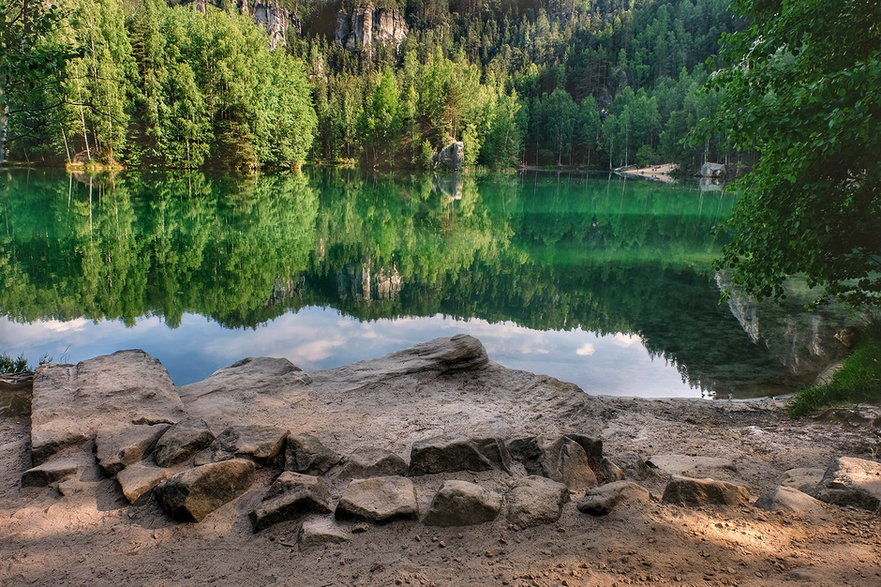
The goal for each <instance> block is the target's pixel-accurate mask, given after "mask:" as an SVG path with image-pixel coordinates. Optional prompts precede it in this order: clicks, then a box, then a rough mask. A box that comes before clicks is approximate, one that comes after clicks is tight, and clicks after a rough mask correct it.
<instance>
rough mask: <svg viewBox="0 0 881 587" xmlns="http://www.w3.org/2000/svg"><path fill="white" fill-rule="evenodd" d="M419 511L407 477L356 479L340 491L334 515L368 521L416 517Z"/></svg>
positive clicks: (411, 485)
mask: <svg viewBox="0 0 881 587" xmlns="http://www.w3.org/2000/svg"><path fill="white" fill-rule="evenodd" d="M418 514H419V510H418V508H417V505H416V490H415V488H414V487H413V482H412V481H410V480H409V479H407V478H406V477H398V476H389V477H372V478H370V479H355V480H354V481H352V482H351V483H349V486H348V487H346V489H345V491H343V495H342V497H340V501H339V503H338V504H337V507H336V517H337V518H339V519H344V518H358V519H362V520H367V521H369V522H388V521H390V520H395V519H400V518H404V519H415V518H416V517H417V516H418Z"/></svg>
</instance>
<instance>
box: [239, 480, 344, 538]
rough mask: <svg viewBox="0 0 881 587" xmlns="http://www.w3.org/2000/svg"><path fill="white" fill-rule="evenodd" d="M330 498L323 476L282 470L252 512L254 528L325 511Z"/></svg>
mask: <svg viewBox="0 0 881 587" xmlns="http://www.w3.org/2000/svg"><path fill="white" fill-rule="evenodd" d="M329 502H330V487H329V486H328V485H327V483H326V482H325V481H324V480H323V479H321V478H320V477H314V476H311V475H300V474H299V473H291V472H290V471H285V472H284V473H282V474H281V475H279V477H278V479H276V480H275V481H274V482H273V483H272V485H271V486H270V487H269V491H267V492H266V495H265V496H264V497H263V502H262V503H261V504H260V505H259V506H258V507H257V508H256V509H255V510H254V511H253V512H252V513H251V519H252V521H253V522H254V531H255V532H258V531H260V530H264V529H266V528H268V527H270V526H272V525H274V524H278V523H279V522H285V521H288V520H293V519H296V518H299V517H301V516H303V515H304V514H307V513H310V512H314V513H328V512H330V511H331V509H330V505H329Z"/></svg>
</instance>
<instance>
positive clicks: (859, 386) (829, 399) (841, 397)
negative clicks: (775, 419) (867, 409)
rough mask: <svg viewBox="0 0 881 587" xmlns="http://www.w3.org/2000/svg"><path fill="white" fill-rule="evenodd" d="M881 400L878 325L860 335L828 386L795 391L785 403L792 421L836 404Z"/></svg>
mask: <svg viewBox="0 0 881 587" xmlns="http://www.w3.org/2000/svg"><path fill="white" fill-rule="evenodd" d="M879 401H881V325H878V324H875V325H874V326H872V327H870V328H868V329H867V330H866V332H865V333H864V334H863V338H862V340H860V342H859V343H858V344H857V346H856V348H854V350H853V353H851V355H850V356H849V357H847V358H846V359H845V360H844V363H843V364H842V366H841V369H839V370H838V371H837V372H836V373H835V374H834V375H833V377H832V382H831V383H829V384H828V385H822V386H813V387H808V388H805V389H803V390H801V391H799V392H798V393H797V394H796V396H795V397H794V398H793V400H792V402H791V403H790V404H789V415H790V416H791V417H793V418H800V417H802V416H806V415H808V414H811V413H813V412H816V411H817V410H820V409H822V408H826V407H829V406H834V405H836V404H846V403H859V402H873V403H878V402H879Z"/></svg>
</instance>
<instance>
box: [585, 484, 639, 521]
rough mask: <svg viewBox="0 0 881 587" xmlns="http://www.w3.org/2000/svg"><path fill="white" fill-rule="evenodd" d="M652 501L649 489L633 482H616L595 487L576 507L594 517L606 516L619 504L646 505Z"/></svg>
mask: <svg viewBox="0 0 881 587" xmlns="http://www.w3.org/2000/svg"><path fill="white" fill-rule="evenodd" d="M650 499H651V494H650V493H649V492H648V489H646V488H645V487H642V486H641V485H637V484H636V483H633V482H631V481H615V482H614V483H606V484H605V485H600V486H599V487H594V488H593V489H591V490H590V491H588V492H587V494H586V495H585V496H584V497H583V498H581V499H580V500H579V501H578V503H577V504H576V506H575V507H577V508H578V511H579V512H583V513H585V514H590V515H592V516H605V515H608V514H609V513H611V512H612V510H614V509H615V507H616V506H617V505H618V504H619V503H629V504H640V503H642V504H644V503H648V501H649V500H650Z"/></svg>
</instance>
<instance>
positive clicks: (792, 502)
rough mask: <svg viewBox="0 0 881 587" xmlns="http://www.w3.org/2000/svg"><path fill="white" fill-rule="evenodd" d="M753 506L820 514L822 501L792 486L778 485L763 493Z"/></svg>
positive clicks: (764, 508) (772, 509)
mask: <svg viewBox="0 0 881 587" xmlns="http://www.w3.org/2000/svg"><path fill="white" fill-rule="evenodd" d="M755 506H756V507H757V508H759V509H762V510H770V511H783V512H792V513H797V514H821V513H823V503H822V502H821V501H819V500H817V499H814V498H813V497H811V496H810V495H808V494H807V493H802V492H801V491H799V490H798V489H793V488H792V487H783V486H778V487H775V488H774V489H772V490H771V491H769V492H768V493H765V494H764V495H762V496H761V497H759V499H758V500H756V503H755Z"/></svg>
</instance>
